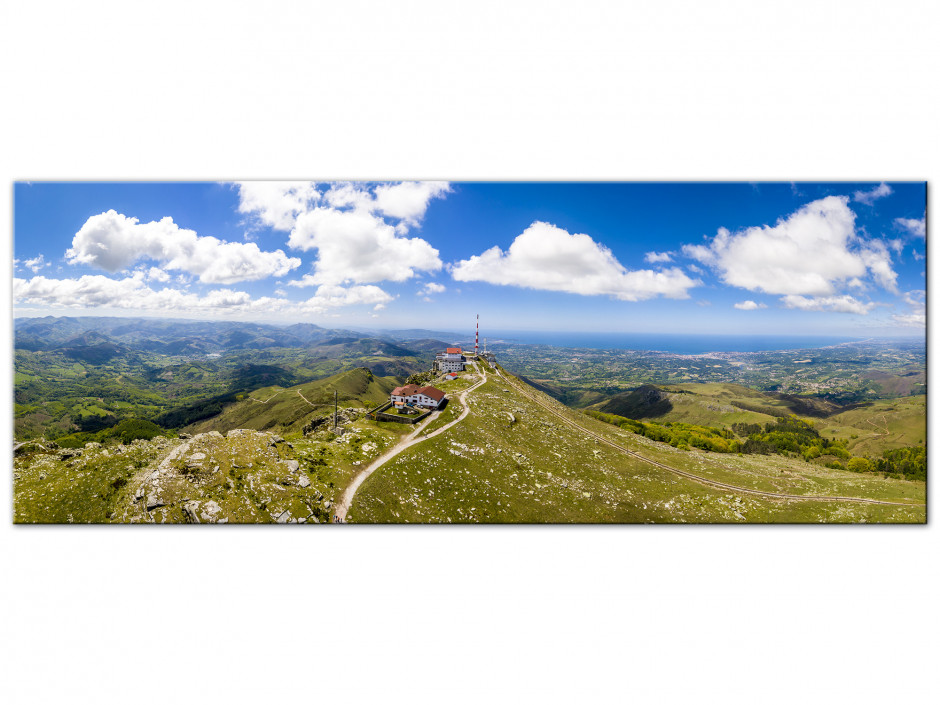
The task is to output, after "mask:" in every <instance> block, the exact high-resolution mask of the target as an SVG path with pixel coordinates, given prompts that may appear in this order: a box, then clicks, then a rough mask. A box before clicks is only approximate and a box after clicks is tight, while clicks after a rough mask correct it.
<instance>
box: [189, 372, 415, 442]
mask: <svg viewBox="0 0 940 705" xmlns="http://www.w3.org/2000/svg"><path fill="white" fill-rule="evenodd" d="M396 385H397V381H396V380H395V379H394V378H389V377H376V376H374V375H373V374H372V373H371V372H369V370H367V369H365V368H356V369H354V370H350V371H348V372H341V373H339V374H336V375H333V376H332V377H327V378H326V379H320V380H317V381H315V382H308V383H305V384H300V385H297V386H295V387H288V388H284V387H264V388H262V389H257V390H255V391H254V392H251V393H250V394H246V395H245V397H244V398H243V399H242V400H241V401H238V402H235V403H234V404H231V405H229V406H228V407H226V408H225V409H224V410H223V411H222V413H221V414H219V415H217V416H213V417H212V418H210V419H205V420H204V421H199V422H197V423H195V424H192V425H191V426H189V427H187V428H186V429H185V430H186V431H187V432H189V433H204V432H206V431H220V432H225V431H228V430H230V429H233V428H248V429H255V430H263V431H271V432H274V433H280V434H284V435H296V434H299V433H300V432H301V429H302V428H303V427H304V425H305V424H306V423H307V422H308V421H310V420H311V419H315V418H319V417H321V416H324V415H326V414H329V413H331V412H332V409H333V391H334V390H336V391H338V392H339V404H340V406H343V407H368V408H371V407H374V406H377V405H378V404H381V403H382V402H384V401H387V400H388V395H389V392H390V391H391V390H392V389H394V388H395V386H396Z"/></svg>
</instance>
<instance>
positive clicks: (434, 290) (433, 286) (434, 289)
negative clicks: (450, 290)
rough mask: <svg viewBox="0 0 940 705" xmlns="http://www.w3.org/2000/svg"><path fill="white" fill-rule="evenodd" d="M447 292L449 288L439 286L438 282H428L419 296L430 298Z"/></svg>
mask: <svg viewBox="0 0 940 705" xmlns="http://www.w3.org/2000/svg"><path fill="white" fill-rule="evenodd" d="M445 291H447V287H446V286H444V285H443V284H438V283H437V282H428V283H427V284H425V285H424V286H423V287H421V289H419V290H418V295H419V296H430V295H432V294H443V293H444V292H445Z"/></svg>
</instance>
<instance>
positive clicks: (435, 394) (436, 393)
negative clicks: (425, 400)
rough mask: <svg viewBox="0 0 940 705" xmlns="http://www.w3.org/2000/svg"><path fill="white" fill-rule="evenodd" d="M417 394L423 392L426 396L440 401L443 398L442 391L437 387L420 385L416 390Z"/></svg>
mask: <svg viewBox="0 0 940 705" xmlns="http://www.w3.org/2000/svg"><path fill="white" fill-rule="evenodd" d="M418 394H423V395H424V396H426V397H431V398H432V399H433V400H434V401H440V400H441V399H443V398H444V392H442V391H441V390H440V389H438V388H437V387H421V388H420V389H419V390H418Z"/></svg>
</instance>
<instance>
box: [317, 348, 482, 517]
mask: <svg viewBox="0 0 940 705" xmlns="http://www.w3.org/2000/svg"><path fill="white" fill-rule="evenodd" d="M474 367H475V369H476V370H477V371H478V372H479V373H480V375H481V377H482V379H481V380H480V381H479V382H477V383H476V384H474V385H473V386H472V387H467V388H466V389H465V390H463V391H462V392H461V393H460V394H459V395H458V399H460V403H461V404H462V405H463V411H462V412H461V413H460V416H458V417H457V418H456V419H454V420H453V421H450V422H449V423H446V424H444V425H443V426H441V427H440V428H438V429H435V430H434V431H432V432H431V433H429V434H428V435H426V436H421V437H419V436H418V434H420V433H421V431H423V430H424V429H425V428H426V427H427V426H428V425H429V424H430V423H431V422H433V421H434V420H435V419H436V418H437V417H438V416H440V412H438V411H435V412H434V413H432V414H431V415H430V416H429V417H428V418H427V419H425V420H424V421H422V422H421V423H420V424H418V425H417V426H416V427H415V430H414V431H412V432H411V433H409V434H408V435H407V436H406V437H405V438H403V439H402V440H400V441H399V442H398V443H396V444H395V445H394V446H392V447H391V448H389V449H388V450H387V451H385V453H383V454H382V455H380V456H379V457H378V458H376V459H375V460H373V461H372V462H371V463H370V464H369V466H368V467H366V468H365V469H364V470H361V471H360V472H359V474H358V475H356V476H355V477H354V478H353V479H352V482H350V483H349V484H348V485H347V486H346V489H345V490H343V494H342V495H340V498H339V501H338V502H337V503H336V504H335V505H333V521H334V522H335V523H340V524H342V523H345V522H346V513H347V512H348V511H349V508H350V507H351V506H352V503H353V498H354V497H355V496H356V490H358V489H359V488H360V487H361V486H362V483H363V482H365V481H366V479H367V478H368V477H369V476H370V475H371V474H372V473H374V472H375V471H376V470H378V469H379V468H380V467H382V466H383V465H385V463H387V462H388V461H389V460H391V459H392V458H394V457H395V456H396V455H398V454H400V453H401V452H402V451H404V450H407V449H408V448H411V446H414V445H417V444H418V443H422V442H423V441H426V440H428V439H429V438H434V436H437V435H439V434H441V433H443V432H444V431H446V430H448V429H449V428H452V427H454V426H455V425H457V424H458V423H460V422H461V421H463V420H464V419H465V418H467V415H468V414H469V413H470V405H469V404H468V403H467V395H468V394H470V392H472V391H473V390H474V389H476V388H477V387H479V386H481V385H483V384H486V381H487V378H486V371H485V370H484V369H483V368H481V367H480V366H479V364H478V363H475V364H474Z"/></svg>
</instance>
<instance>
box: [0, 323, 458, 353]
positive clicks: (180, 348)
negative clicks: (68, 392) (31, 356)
mask: <svg viewBox="0 0 940 705" xmlns="http://www.w3.org/2000/svg"><path fill="white" fill-rule="evenodd" d="M13 329H14V346H15V347H16V348H18V349H21V350H33V351H38V350H55V349H61V348H65V349H68V350H72V351H73V352H72V353H71V354H72V355H78V356H80V357H82V359H89V361H91V358H87V357H84V355H86V354H88V355H91V356H92V358H94V359H101V360H106V359H108V358H109V357H111V356H113V355H115V354H118V353H119V352H121V351H122V350H124V351H126V350H138V351H148V352H156V353H161V354H164V355H206V354H211V353H222V352H225V351H230V350H263V349H266V348H301V347H309V346H311V345H324V346H331V345H336V344H341V343H346V344H348V343H353V342H356V341H363V342H364V334H365V335H367V336H368V338H369V339H370V341H372V342H376V343H378V341H377V340H376V339H380V340H381V341H398V342H401V341H409V345H408V348H409V349H412V350H415V349H417V350H425V351H430V350H431V349H436V348H439V347H441V346H442V345H443V344H446V342H442V341H441V340H434V339H435V338H437V339H443V341H448V340H453V339H455V334H454V333H447V332H435V331H430V330H423V329H417V328H412V329H407V330H389V331H381V330H369V331H362V330H347V329H342V328H322V327H321V326H318V325H314V324H313V323H295V324H293V325H283V326H282V325H272V324H264V323H245V322H239V321H195V320H182V319H167V318H115V317H104V316H76V317H71V316H46V317H44V318H18V319H15V320H14V321H13ZM372 342H370V343H369V344H370V345H371V344H372ZM431 345H433V348H432V347H429V346H431ZM380 347H381V345H377V349H378V348H380ZM385 347H387V348H388V349H389V351H388V352H387V353H386V354H389V355H392V356H395V355H400V354H406V353H402V352H399V351H400V350H401V348H399V347H398V346H395V345H394V344H392V343H391V342H386V345H385ZM82 348H91V349H93V350H85V351H82V350H81V349H82ZM363 352H365V351H363Z"/></svg>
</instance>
